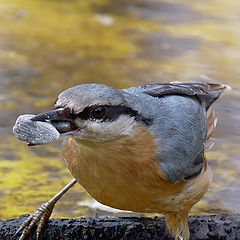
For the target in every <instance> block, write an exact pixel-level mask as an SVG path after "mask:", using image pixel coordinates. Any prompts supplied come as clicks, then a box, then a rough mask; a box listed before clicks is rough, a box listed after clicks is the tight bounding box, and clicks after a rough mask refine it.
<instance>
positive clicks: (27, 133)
mask: <svg viewBox="0 0 240 240" xmlns="http://www.w3.org/2000/svg"><path fill="white" fill-rule="evenodd" d="M33 117H35V115H33V114H25V115H21V116H19V117H18V119H17V120H16V123H15V125H14V126H13V134H14V136H15V137H17V138H18V139H19V140H21V141H25V142H28V143H30V144H33V145H36V144H46V143H50V142H53V141H55V140H57V139H58V138H59V137H60V133H59V132H58V131H57V129H56V128H55V127H54V126H53V125H52V124H50V123H47V122H40V121H32V120H31V119H32V118H33Z"/></svg>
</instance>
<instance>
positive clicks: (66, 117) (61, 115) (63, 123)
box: [31, 108, 77, 134]
mask: <svg viewBox="0 0 240 240" xmlns="http://www.w3.org/2000/svg"><path fill="white" fill-rule="evenodd" d="M31 120H32V121H40V122H49V123H51V124H52V125H53V126H54V127H55V128H56V129H57V130H58V132H59V133H68V134H69V133H72V132H74V131H76V130H77V127H76V125H75V124H74V118H73V114H72V113H70V112H69V111H67V110H66V109H64V108H56V109H53V110H50V111H48V112H44V113H40V114H38V115H36V116H35V117H33V118H32V119H31Z"/></svg>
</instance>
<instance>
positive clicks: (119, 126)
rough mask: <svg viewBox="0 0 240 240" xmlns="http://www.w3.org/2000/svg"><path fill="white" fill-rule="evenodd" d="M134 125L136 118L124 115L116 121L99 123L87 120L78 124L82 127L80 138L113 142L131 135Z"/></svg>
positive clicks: (79, 133)
mask: <svg viewBox="0 0 240 240" xmlns="http://www.w3.org/2000/svg"><path fill="white" fill-rule="evenodd" d="M133 123H134V117H130V116H128V115H122V116H120V117H119V118H118V119H116V120H114V121H105V122H97V121H91V120H87V121H85V122H84V125H83V123H80V122H79V123H77V125H78V126H80V125H82V126H81V127H80V128H82V130H80V131H79V132H78V136H76V137H79V138H85V139H89V140H97V141H104V140H111V139H114V138H116V137H117V136H123V135H129V134H131V129H132V125H133Z"/></svg>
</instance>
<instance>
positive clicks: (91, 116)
mask: <svg viewBox="0 0 240 240" xmlns="http://www.w3.org/2000/svg"><path fill="white" fill-rule="evenodd" d="M137 116H138V113H137V112H136V111H135V110H134V109H132V108H131V107H130V106H128V101H127V99H126V96H125V95H124V93H123V92H122V91H121V90H118V89H115V88H112V87H108V86H106V85H102V84H81V85H77V86H75V87H72V88H69V89H67V90H65V91H64V92H62V93H60V94H59V96H58V98H57V100H56V103H55V108H54V109H53V110H51V111H49V112H45V113H41V114H39V115H37V116H36V117H34V118H33V119H32V120H33V121H46V122H49V123H51V124H52V125H53V126H55V128H56V129H57V130H58V131H59V132H60V133H61V134H62V135H66V134H71V135H72V136H73V137H74V138H78V139H85V140H91V141H106V140H111V139H114V138H117V137H119V136H121V135H126V134H130V132H131V126H132V125H133V124H134V123H135V119H136V117H137Z"/></svg>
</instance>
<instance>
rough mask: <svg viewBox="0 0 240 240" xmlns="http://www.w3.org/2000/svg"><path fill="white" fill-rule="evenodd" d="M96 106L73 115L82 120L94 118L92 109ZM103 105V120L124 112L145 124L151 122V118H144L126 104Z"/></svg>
mask: <svg viewBox="0 0 240 240" xmlns="http://www.w3.org/2000/svg"><path fill="white" fill-rule="evenodd" d="M100 106H101V105H100ZM96 107H97V106H91V107H86V108H85V109H84V110H83V111H82V112H81V113H78V114H76V115H75V117H76V118H81V119H83V120H87V119H92V120H94V116H93V114H92V110H93V109H94V108H96ZM103 107H104V108H105V116H104V121H114V120H116V119H117V118H118V117H119V116H120V115H122V114H125V115H129V116H131V117H135V119H136V120H137V121H140V122H143V123H144V124H145V125H150V124H151V123H152V120H151V119H147V118H144V117H143V116H142V115H141V114H139V113H138V112H137V111H135V110H133V109H132V108H130V107H127V106H122V105H118V106H110V105H104V106H103Z"/></svg>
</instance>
